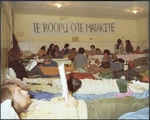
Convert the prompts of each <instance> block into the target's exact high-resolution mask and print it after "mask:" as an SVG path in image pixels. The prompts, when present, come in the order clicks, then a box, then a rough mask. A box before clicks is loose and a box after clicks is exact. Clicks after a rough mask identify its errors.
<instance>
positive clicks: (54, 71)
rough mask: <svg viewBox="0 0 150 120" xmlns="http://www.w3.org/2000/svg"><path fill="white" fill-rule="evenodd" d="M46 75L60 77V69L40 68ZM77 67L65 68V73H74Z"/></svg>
mask: <svg viewBox="0 0 150 120" xmlns="http://www.w3.org/2000/svg"><path fill="white" fill-rule="evenodd" d="M39 68H40V69H41V71H42V72H43V73H44V75H58V74H59V70H58V67H49V66H39ZM75 70H76V69H75V67H67V66H65V72H74V71H75Z"/></svg>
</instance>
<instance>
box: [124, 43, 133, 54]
mask: <svg viewBox="0 0 150 120" xmlns="http://www.w3.org/2000/svg"><path fill="white" fill-rule="evenodd" d="M126 53H127V54H129V53H133V46H132V44H131V42H130V40H126Z"/></svg>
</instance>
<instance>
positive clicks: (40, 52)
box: [38, 46, 46, 58]
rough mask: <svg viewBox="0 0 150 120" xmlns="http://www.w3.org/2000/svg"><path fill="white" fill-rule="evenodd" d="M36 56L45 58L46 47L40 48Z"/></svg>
mask: <svg viewBox="0 0 150 120" xmlns="http://www.w3.org/2000/svg"><path fill="white" fill-rule="evenodd" d="M38 56H39V58H43V57H44V56H46V46H42V47H41V48H40V50H39V52H38Z"/></svg>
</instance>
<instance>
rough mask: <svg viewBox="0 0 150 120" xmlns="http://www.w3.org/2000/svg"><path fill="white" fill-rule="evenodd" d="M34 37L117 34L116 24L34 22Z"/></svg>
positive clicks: (32, 26) (32, 28) (32, 24)
mask: <svg viewBox="0 0 150 120" xmlns="http://www.w3.org/2000/svg"><path fill="white" fill-rule="evenodd" d="M31 31H32V34H33V35H99V34H105V33H106V34H108V33H115V32H116V25H115V23H79V22H78V23H75V22H73V23H59V22H32V23H31Z"/></svg>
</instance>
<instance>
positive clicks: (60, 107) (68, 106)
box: [1, 79, 87, 119]
mask: <svg viewBox="0 0 150 120" xmlns="http://www.w3.org/2000/svg"><path fill="white" fill-rule="evenodd" d="M68 81H70V83H71V84H72V85H71V84H70V87H69V94H68V103H66V102H65V99H64V98H63V97H62V96H61V97H56V98H52V99H51V100H50V101H44V100H36V99H31V98H30V96H29V94H28V91H27V90H26V89H23V88H21V86H19V85H18V84H15V83H5V84H3V85H2V86H1V104H3V103H5V101H7V100H9V101H10V102H11V105H12V107H11V109H13V110H12V111H14V115H12V113H11V115H10V114H6V112H7V113H8V111H5V109H4V108H2V107H6V106H7V105H6V104H5V106H1V110H2V114H1V115H2V116H1V118H2V119H19V118H20V119H35V118H36V119H87V106H86V103H85V102H84V101H83V100H77V99H75V98H74V97H73V96H72V93H74V92H76V91H77V90H78V89H79V88H80V87H81V84H82V82H81V81H80V80H78V79H69V80H68ZM9 104H10V103H9ZM15 112H16V113H17V114H16V113H15Z"/></svg>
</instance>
